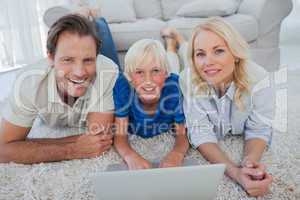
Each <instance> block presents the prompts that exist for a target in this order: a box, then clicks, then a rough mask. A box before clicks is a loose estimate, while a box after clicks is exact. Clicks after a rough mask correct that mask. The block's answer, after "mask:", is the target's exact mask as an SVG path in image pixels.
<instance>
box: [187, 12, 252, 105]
mask: <svg viewBox="0 0 300 200" xmlns="http://www.w3.org/2000/svg"><path fill="white" fill-rule="evenodd" d="M203 30H206V31H210V32H213V33H215V34H217V35H218V36H219V37H221V38H222V39H223V40H224V41H225V42H226V44H227V46H228V48H229V50H230V52H231V53H232V55H233V57H234V58H235V60H236V61H235V67H234V71H233V82H234V84H235V86H236V92H235V95H234V101H235V103H236V105H237V107H238V108H239V109H240V110H243V108H244V105H243V103H242V101H241V97H242V94H243V93H245V92H249V80H248V75H247V73H246V69H245V65H246V62H247V60H248V49H249V46H248V43H247V42H246V41H245V39H244V38H243V37H242V36H241V35H240V33H239V32H237V31H236V30H235V28H234V27H233V26H231V25H230V24H229V23H227V22H225V21H224V20H223V19H222V18H220V17H212V18H209V19H207V21H205V22H204V23H203V24H200V25H198V26H197V27H196V28H195V29H194V31H193V33H192V36H191V38H190V40H189V44H188V55H187V57H188V62H189V65H190V66H191V68H192V84H193V85H195V86H197V87H198V88H197V89H198V92H199V93H201V94H208V91H209V86H208V83H207V82H206V81H205V80H203V79H202V78H201V76H200V74H199V72H198V70H197V69H196V65H195V63H194V43H195V39H196V37H197V36H198V34H199V33H200V32H201V31H203Z"/></svg>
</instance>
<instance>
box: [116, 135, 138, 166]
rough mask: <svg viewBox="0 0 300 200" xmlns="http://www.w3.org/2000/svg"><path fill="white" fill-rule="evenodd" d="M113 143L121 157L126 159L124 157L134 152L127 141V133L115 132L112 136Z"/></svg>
mask: <svg viewBox="0 0 300 200" xmlns="http://www.w3.org/2000/svg"><path fill="white" fill-rule="evenodd" d="M114 145H115V148H116V150H117V151H118V153H119V154H120V155H121V157H122V158H123V159H124V160H125V161H126V157H128V156H129V155H130V154H132V153H136V152H135V151H134V150H133V149H132V148H131V146H130V144H129V143H128V136H127V135H118V134H116V135H115V137H114Z"/></svg>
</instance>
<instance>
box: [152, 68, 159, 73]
mask: <svg viewBox="0 0 300 200" xmlns="http://www.w3.org/2000/svg"><path fill="white" fill-rule="evenodd" d="M152 72H153V73H155V74H157V73H159V72H160V69H153V70H152Z"/></svg>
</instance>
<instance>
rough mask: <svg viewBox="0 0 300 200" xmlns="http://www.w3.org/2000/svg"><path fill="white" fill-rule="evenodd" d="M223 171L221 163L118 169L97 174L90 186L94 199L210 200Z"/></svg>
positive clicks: (213, 196) (223, 166) (223, 167)
mask: <svg viewBox="0 0 300 200" xmlns="http://www.w3.org/2000/svg"><path fill="white" fill-rule="evenodd" d="M114 168H115V169H116V167H114ZM121 168H122V167H121ZM115 169H113V170H115ZM224 170H225V165H224V164H214V165H193V166H182V167H174V168H153V169H145V170H132V171H128V170H124V169H121V170H118V171H117V170H115V171H107V172H101V173H98V174H96V176H95V177H93V186H94V190H95V193H96V199H97V200H170V199H172V200H186V199H187V200H212V199H214V198H215V196H216V192H217V187H218V185H219V183H220V180H221V179H222V177H223V173H224Z"/></svg>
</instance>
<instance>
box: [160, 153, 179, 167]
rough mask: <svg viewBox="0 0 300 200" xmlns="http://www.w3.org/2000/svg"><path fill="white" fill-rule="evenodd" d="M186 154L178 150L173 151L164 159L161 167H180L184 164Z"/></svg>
mask: <svg viewBox="0 0 300 200" xmlns="http://www.w3.org/2000/svg"><path fill="white" fill-rule="evenodd" d="M183 158H184V154H182V153H180V152H176V151H171V152H170V153H168V155H167V156H166V157H165V158H164V159H163V160H162V162H161V163H160V165H159V167H162V168H165V167H178V166H181V165H182V162H183Z"/></svg>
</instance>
